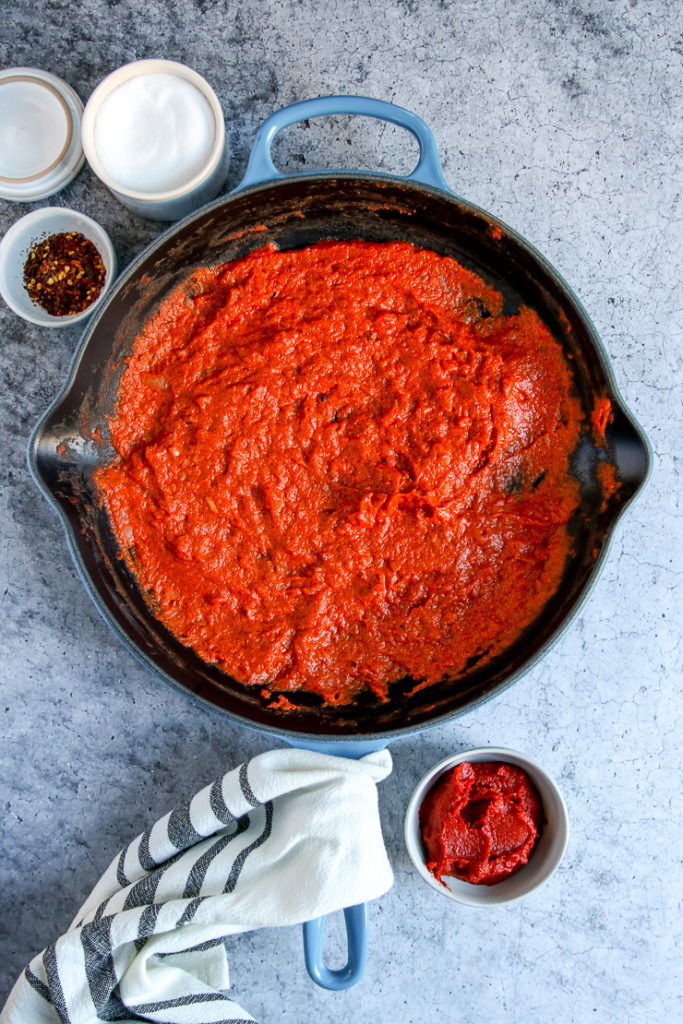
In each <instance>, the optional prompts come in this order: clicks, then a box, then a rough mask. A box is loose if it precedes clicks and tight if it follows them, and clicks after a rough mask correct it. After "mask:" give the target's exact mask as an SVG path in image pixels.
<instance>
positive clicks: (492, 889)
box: [405, 747, 569, 907]
mask: <svg viewBox="0 0 683 1024" xmlns="http://www.w3.org/2000/svg"><path fill="white" fill-rule="evenodd" d="M463 761H469V762H470V763H472V764H477V763H482V762H485V761H504V762H507V763H508V764H513V765H516V766H517V767H518V768H522V769H523V770H524V771H525V772H526V773H527V775H528V776H529V778H530V779H531V781H532V782H533V784H534V786H535V787H536V789H537V791H538V794H539V796H540V798H541V803H542V805H543V815H544V824H543V831H542V833H541V835H540V837H539V839H538V841H537V842H536V845H535V846H534V849H533V850H532V853H531V856H530V857H529V861H528V863H527V864H525V865H524V867H521V868H519V869H518V870H517V871H516V872H515V873H514V874H512V875H510V876H509V877H508V878H505V879H503V881H502V882H498V883H496V885H473V884H472V883H471V882H464V881H462V880H461V879H459V878H448V877H446V876H444V879H443V880H444V882H445V885H443V884H442V883H441V882H440V881H438V880H437V879H436V878H435V877H434V875H433V874H432V873H431V871H429V870H428V869H427V863H426V858H425V851H424V846H423V843H422V836H421V833H420V824H419V812H420V806H421V805H422V801H423V800H424V798H425V796H426V795H427V793H428V791H429V790H430V789H431V788H432V786H433V785H434V783H435V782H436V781H437V779H439V778H440V777H441V776H442V775H444V774H445V773H446V772H447V771H450V769H451V768H454V767H455V765H457V764H461V763H462V762H463ZM568 838H569V822H568V819H567V808H566V807H565V803H564V800H563V799H562V794H561V793H560V791H559V789H558V788H557V785H556V784H555V782H554V781H553V779H552V778H551V777H550V775H548V773H547V772H546V771H545V769H544V768H541V766H540V765H539V764H537V762H536V761H533V760H532V759H531V758H530V757H526V755H524V754H520V753H518V752H517V751H516V750H507V749H505V748H504V747H477V749H476V750H465V751H464V752H463V753H462V754H455V755H454V756H452V757H447V758H445V759H444V760H443V761H440V762H439V764H437V765H435V767H434V768H432V769H431V770H430V771H428V772H427V774H426V775H425V776H424V778H422V779H421V780H420V782H419V783H418V785H417V787H416V788H415V791H414V793H413V795H412V797H411V798H410V802H409V804H408V809H407V810H406V817H405V841H406V846H407V847H408V853H409V855H410V859H411V860H412V862H413V864H414V865H415V867H416V868H417V870H418V872H419V874H420V875H421V876H422V878H424V880H425V882H427V884H428V885H430V886H431V887H432V889H434V890H435V891H436V892H440V893H441V894H442V895H443V896H447V897H448V898H449V899H452V900H455V901H456V902H458V903H465V904H467V905H468V906H470V907H491V906H496V905H498V904H501V903H511V902H513V900H519V899H521V898H522V897H523V896H527V895H528V894H529V893H530V892H533V891H534V889H538V888H539V886H541V885H543V883H544V882H547V881H548V879H549V878H550V876H551V875H552V874H553V872H554V871H555V870H556V868H557V867H558V865H559V864H560V861H561V860H562V857H563V856H564V851H565V849H566V846H567V840H568Z"/></svg>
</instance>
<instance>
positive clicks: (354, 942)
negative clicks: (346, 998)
mask: <svg viewBox="0 0 683 1024" xmlns="http://www.w3.org/2000/svg"><path fill="white" fill-rule="evenodd" d="M344 921H345V923H346V942H347V947H348V960H347V963H346V967H341V968H340V969H339V970H336V971H333V970H331V968H329V967H326V966H325V964H324V963H323V938H324V935H325V918H324V917H318V918H316V920H315V921H306V922H305V924H304V925H303V932H304V959H305V961H306V970H307V971H308V973H309V975H310V976H311V978H312V979H313V981H314V982H315V983H316V985H320V987H321V988H327V989H330V990H331V991H333V992H340V991H341V990H342V989H345V988H351V987H352V986H353V985H355V984H356V983H357V982H359V981H360V979H361V978H362V976H363V972H364V970H365V964H366V961H367V958H368V905H367V903H357V904H356V905H355V906H354V907H346V908H345V910H344Z"/></svg>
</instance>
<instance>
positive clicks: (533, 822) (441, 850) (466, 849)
mask: <svg viewBox="0 0 683 1024" xmlns="http://www.w3.org/2000/svg"><path fill="white" fill-rule="evenodd" d="M542 824H543V811H542V807H541V801H540V798H539V796H538V793H537V792H536V790H535V789H534V787H533V785H532V783H531V781H530V779H529V777H528V775H527V774H526V772H524V771H522V769H521V768H516V767H515V766H514V765H511V764H503V763H501V762H491V763H485V764H470V763H469V762H468V761H464V762H463V763H462V764H459V765H456V767H455V768H453V770H452V771H450V772H447V773H446V774H445V775H443V776H442V777H441V778H440V779H439V781H438V782H437V783H436V785H435V786H434V787H433V788H432V789H431V790H430V791H429V793H428V794H427V796H426V797H425V799H424V801H423V803H422V806H421V807H420V828H421V829H422V840H423V842H424V845H425V849H426V851H427V867H428V869H429V870H430V871H431V872H432V874H433V875H434V876H435V878H438V879H439V881H441V882H442V881H443V878H442V876H443V875H447V876H450V877H455V878H462V879H463V880H464V881H466V882H473V883H474V884H475V885H479V884H481V885H495V884H496V883H497V882H502V880H503V879H504V878H508V877H509V875H511V874H513V873H514V872H515V871H517V870H518V869H519V868H521V867H523V865H524V864H526V863H527V861H528V860H529V854H530V853H531V851H532V849H533V847H534V844H535V842H536V840H537V838H538V835H539V833H540V831H541V827H542Z"/></svg>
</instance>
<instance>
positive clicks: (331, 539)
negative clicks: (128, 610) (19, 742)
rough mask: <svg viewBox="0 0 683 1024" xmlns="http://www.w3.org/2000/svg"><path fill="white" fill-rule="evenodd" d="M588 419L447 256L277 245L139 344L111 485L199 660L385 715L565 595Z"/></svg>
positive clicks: (543, 332) (125, 387)
mask: <svg viewBox="0 0 683 1024" xmlns="http://www.w3.org/2000/svg"><path fill="white" fill-rule="evenodd" d="M581 419H582V414H581V409H580V405H579V402H578V400H577V399H576V398H575V397H574V396H573V395H572V390H571V374H570V370H569V368H568V366H567V362H566V361H565V359H564V357H563V353H562V350H561V347H560V345H559V344H558V342H557V341H555V339H554V338H553V337H552V335H551V333H550V331H549V330H548V329H547V328H546V326H545V325H544V324H543V323H542V322H541V320H540V319H539V317H538V316H537V314H536V313H535V312H533V311H532V310H530V309H528V308H521V309H520V310H519V312H518V313H517V314H516V315H514V316H505V315H503V313H502V299H501V296H500V294H499V293H498V292H496V291H495V290H494V289H492V288H490V287H488V286H487V285H486V284H484V282H483V281H482V280H481V279H480V278H478V277H477V276H476V275H474V274H473V273H471V272H470V271H468V270H466V269H465V268H463V267H462V266H460V265H459V264H458V263H457V262H456V261H455V260H454V259H452V258H450V257H443V256H439V255H437V254H436V253H434V252H431V251H427V250H420V249H416V248H414V247H413V246H411V245H409V244H407V243H401V242H396V243H381V244H380V243H366V242H348V243H346V242H321V243H318V244H316V245H313V246H310V247H308V248H305V249H301V250H297V251H290V252H280V251H278V250H276V249H275V248H273V247H265V248H262V249H259V250H257V251H255V252H252V253H250V254H249V255H247V256H245V257H243V258H241V259H238V260H235V261H234V262H232V263H229V264H225V265H222V266H218V267H214V268H211V269H199V270H197V271H196V272H195V273H194V274H193V275H192V276H191V278H190V279H189V280H188V281H186V282H185V283H184V284H183V286H181V287H179V288H177V289H176V290H175V291H174V292H173V294H172V295H171V296H170V297H169V298H168V299H167V300H166V301H165V302H164V303H163V305H162V306H161V308H160V309H159V311H158V312H157V314H156V315H155V316H154V317H152V318H151V319H150V321H149V322H148V323H147V324H146V326H145V328H144V330H143V331H142V332H141V334H140V335H139V336H138V338H137V339H136V341H135V344H134V348H133V352H132V355H131V356H130V358H129V359H128V363H127V367H126V369H125V371H124V373H123V375H122V378H121V382H120V386H119V392H118V400H117V406H116V410H115V415H114V416H113V417H112V419H111V421H110V428H111V436H112V441H113V444H114V447H115V449H116V452H117V453H118V457H117V458H116V459H115V460H114V461H113V462H112V463H111V464H110V465H109V466H107V467H105V468H103V469H102V470H100V471H99V472H98V474H97V481H98V484H99V486H100V488H101V490H102V492H103V494H104V496H105V499H106V504H107V507H108V510H109V513H110V516H111V520H112V522H113V526H114V529H115V532H116V534H117V537H118V539H119V542H120V544H121V548H122V554H123V556H124V557H125V558H126V559H127V561H128V564H129V566H130V567H131V569H132V571H133V572H134V574H135V576H136V578H137V579H138V581H139V583H140V586H141V589H142V591H143V593H145V594H146V595H147V597H146V599H147V600H148V602H149V603H150V606H151V608H152V609H153V611H154V614H155V615H156V616H157V617H158V618H159V619H160V620H161V621H162V622H163V623H164V624H165V625H166V626H167V627H168V629H169V630H170V631H171V632H172V633H173V634H174V635H175V636H176V637H177V638H178V639H179V640H181V641H182V643H184V644H186V645H189V646H190V647H192V648H193V649H194V650H195V651H196V652H197V653H198V654H199V656H200V657H201V658H202V659H204V660H205V661H206V662H209V663H214V664H216V665H217V666H219V667H220V668H221V669H222V670H223V671H225V672H226V673H228V674H229V675H230V676H232V677H233V678H235V679H237V680H238V681H240V682H242V683H244V684H250V685H257V686H259V687H261V688H264V689H265V692H267V693H268V694H269V695H270V693H271V691H273V690H274V691H276V692H278V693H280V694H282V693H291V691H297V690H301V689H303V690H307V691H313V692H314V693H317V694H319V695H321V696H322V698H323V699H324V701H325V702H326V703H328V704H344V703H348V702H350V701H351V700H353V698H354V697H355V696H356V695H357V694H358V693H360V692H361V691H364V690H367V689H368V688H369V689H370V690H371V691H373V692H374V694H376V695H377V697H378V698H380V699H382V700H383V699H386V698H387V695H388V688H389V685H390V684H391V683H392V682H394V681H396V680H398V679H401V678H403V677H405V676H410V677H412V678H413V679H414V680H415V681H416V682H417V684H418V685H428V684H429V683H432V682H434V681H436V680H439V679H441V678H443V677H444V676H447V675H448V676H451V677H456V676H457V675H458V674H459V673H462V672H463V671H464V670H465V669H468V668H469V667H471V666H472V665H473V664H475V663H478V664H484V663H485V662H486V661H487V660H489V659H491V658H492V657H494V656H495V655H496V654H498V653H500V652H501V651H503V650H504V649H505V648H506V647H508V646H509V645H510V644H511V643H512V642H513V641H514V640H515V639H517V637H518V636H519V634H520V633H521V632H522V630H523V629H524V628H525V627H527V626H528V625H529V624H530V623H531V622H532V621H533V620H534V619H535V618H536V616H537V615H538V614H539V612H540V611H541V609H542V607H543V605H544V604H545V603H546V601H547V600H548V599H549V597H550V596H551V595H552V594H553V593H554V592H555V590H556V589H557V587H558V585H559V582H560V578H561V575H562V572H563V569H564V566H565V560H566V558H567V555H568V553H569V551H570V547H571V543H570V538H569V535H568V531H567V524H568V522H569V520H570V518H571V516H572V514H573V512H574V511H575V509H576V508H577V505H578V503H579V485H578V483H577V482H576V480H575V479H574V478H572V477H571V476H570V475H569V457H570V455H571V453H572V451H573V449H574V448H575V446H576V444H577V440H578V436H579V429H580V421H581ZM274 704H275V706H277V707H282V708H283V709H285V710H286V709H287V708H289V707H291V704H290V702H289V701H288V700H286V699H283V700H282V701H280V703H278V701H274Z"/></svg>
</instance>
